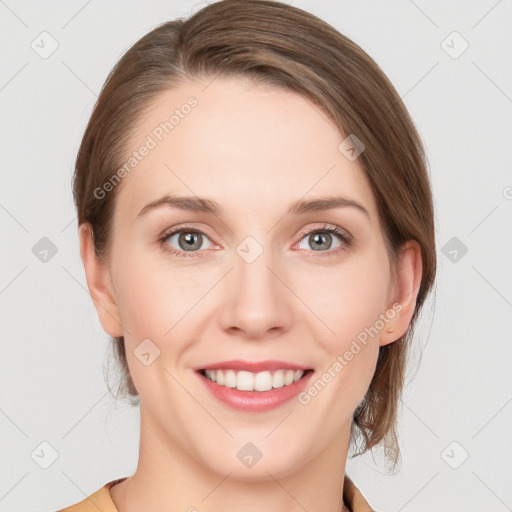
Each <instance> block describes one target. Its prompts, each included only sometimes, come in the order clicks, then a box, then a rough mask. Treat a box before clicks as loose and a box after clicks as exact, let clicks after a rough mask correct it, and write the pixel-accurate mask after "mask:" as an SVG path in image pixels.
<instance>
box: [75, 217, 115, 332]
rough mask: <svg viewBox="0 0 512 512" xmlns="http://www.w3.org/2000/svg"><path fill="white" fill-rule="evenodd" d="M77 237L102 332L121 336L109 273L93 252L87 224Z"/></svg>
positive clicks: (80, 228) (92, 241) (83, 225)
mask: <svg viewBox="0 0 512 512" xmlns="http://www.w3.org/2000/svg"><path fill="white" fill-rule="evenodd" d="M78 236H79V239H80V255H81V257H82V262H83V264H84V269H85V275H86V278H87V286H88V288H89V293H90V294H91V298H92V300H93V303H94V307H95V308H96V311H97V312H98V317H99V320H100V323H101V325H102V327H103V330H104V331H105V332H106V333H107V334H109V335H110V336H112V337H114V338H116V337H119V336H122V335H123V330H122V328H121V321H120V315H119V310H118V308H117V304H116V301H115V296H114V293H113V288H112V281H111V278H110V272H109V269H108V267H107V265H105V264H104V263H102V262H101V261H100V260H99V259H98V257H97V256H96V254H95V252H94V240H93V233H92V228H91V225H90V224H89V223H88V222H85V223H83V224H81V225H80V227H79V228H78Z"/></svg>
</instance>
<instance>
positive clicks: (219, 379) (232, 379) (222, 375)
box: [203, 370, 304, 391]
mask: <svg viewBox="0 0 512 512" xmlns="http://www.w3.org/2000/svg"><path fill="white" fill-rule="evenodd" d="M203 371H204V376H205V377H206V378H207V379H210V380H211V381H212V382H215V383H217V384H218V385H219V386H225V387H227V388H236V389H238V390H239V391H269V390H270V389H278V388H282V387H283V386H290V385H291V384H293V383H294V382H297V381H298V380H300V379H301V378H302V376H303V375H304V371H303V370H295V371H294V370H275V371H263V372H259V373H253V372H247V371H244V370H240V371H236V370H203Z"/></svg>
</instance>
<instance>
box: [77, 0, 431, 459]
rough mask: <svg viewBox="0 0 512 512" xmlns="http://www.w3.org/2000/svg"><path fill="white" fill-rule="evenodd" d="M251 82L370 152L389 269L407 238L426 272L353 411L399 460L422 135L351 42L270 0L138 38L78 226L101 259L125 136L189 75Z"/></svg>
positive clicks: (237, 2) (364, 156) (102, 112)
mask: <svg viewBox="0 0 512 512" xmlns="http://www.w3.org/2000/svg"><path fill="white" fill-rule="evenodd" d="M217 75H223V76H241V75H242V76H248V77H250V78H253V79H254V80H255V81H256V82H257V83H264V84H269V85H274V86H278V87H284V88H287V89H290V90H293V91H295V92H298V93H299V94H301V95H303V96H304V97H305V98H307V99H309V100H310V101H313V102H314V103H315V104H316V105H318V106H319V107H321V108H322V109H323V111H324V112H325V113H326V115H327V116H329V118H330V119H332V120H333V121H334V123H335V124H336V125H337V126H338V127H339V129H340V132H341V133H342V134H344V136H347V135H349V134H355V135H356V136H357V138H358V139H359V140H361V141H362V142H363V143H364V145H365V147H366V149H365V151H364V152H362V153H361V154H360V156H359V163H360V165H361V166H362V168H363V170H364V172H365V174H366V176H367V178H368V179H369V182H370V184H371V187H372V190H373V193H374V195H375V198H376V201H377V206H378V211H379V216H380V222H381V227H382V230H383V233H384V236H385V240H386V244H387V248H388V252H389V255H390V259H391V262H392V264H393V270H394V271H396V264H397V260H398V254H399V252H400V249H401V247H402V245H403V244H404V242H406V241H407V240H410V239H413V240H416V241H417V242H418V243H419V245H420V247H421V256H422V265H423V274H422V278H421V284H420V288H419V292H418V296H417V301H416V307H415V311H414V314H413V317H412V319H411V323H410V326H409V329H408V331H407V332H406V333H405V335H404V336H403V337H402V338H400V339H399V340H397V341H395V342H393V343H391V344H389V345H386V346H383V347H380V349H379V350H380V351H379V356H378V362H377V367H376V371H375V374H374V376H373V379H372V381H371V384H370V386H369V389H368V391H367V393H366V395H365V397H364V399H363V401H362V403H361V404H360V405H359V407H358V408H357V410H356V411H355V413H354V418H353V425H352V434H353V436H352V441H360V450H359V452H357V453H356V455H358V454H360V453H364V452H365V451H367V450H369V449H371V448H372V447H374V446H377V445H379V444H381V443H382V444H383V445H384V449H385V453H386V455H387V457H388V460H391V461H392V462H393V464H394V465H396V462H397V460H398V457H399V447H398V439H397V433H396V422H397V412H398V402H399V399H400V395H401V392H402V388H403V385H404V378H405V366H406V359H407V351H408V347H409V345H410V342H411V339H412V335H413V330H414V326H415V323H416V320H417V317H418V315H419V312H420V309H421V307H422V305H423V303H424V301H425V298H426V297H427V295H428V293H429V291H430V290H431V287H432V285H433V283H434V277H435V273H436V248H435V234H434V211H433V203H432V196H431V190H430V183H429V178H428V174H427V168H426V158H425V155H424V149H423V145H422V143H421V140H420V137H419V135H418V133H417V131H416V129H415V127H414V124H413V122H412V120H411V118H410V116H409V114H408V112H407V110H406V108H405V107H404V105H403V103H402V101H401V99H400V97H399V95H398V94H397V92H396V91H395V89H394V87H393V85H392V84H391V83H390V81H389V80H388V78H387V77H386V76H385V75H384V73H383V72H382V71H381V69H380V68H379V66H378V65H377V64H376V63H375V62H374V61H373V60H372V59H371V57H369V56H368V55H367V54H366V53H365V52H364V51H363V50H362V49H361V48H360V47H359V46H358V45H357V44H355V43H354V42H352V41H351V40H350V39H348V38H347V37H345V36H343V35H342V34H340V33H339V32H338V31H337V30H336V29H334V28H333V27H332V26H330V25H329V24H327V23H326V22H324V21H322V20H321V19H319V18H317V17H315V16H313V15H312V14H309V13H307V12H305V11H303V10H301V9H298V8H295V7H291V6H289V5H286V4H284V3H279V2H274V1H267V0H223V1H219V2H216V3H213V4H211V5H208V6H206V7H204V8H203V9H201V10H200V11H198V12H197V13H195V14H194V15H192V16H191V17H189V18H188V19H185V20H183V19H179V20H175V21H170V22H167V23H164V24H162V25H159V26H158V27H156V28H155V29H153V30H152V31H151V32H149V33H148V34H147V35H145V36H144V37H142V38H141V39H140V40H139V41H137V42H136V43H135V44H134V45H133V46H132V47H131V48H130V49H129V50H128V51H127V52H126V53H125V54H124V55H123V56H122V58H121V59H120V60H119V62H118V63H117V64H116V65H115V67H114V68H113V69H112V71H111V72H110V74H109V76H108V78H107V80H106V82H105V84H104V86H103V89H102V91H101V94H100V96H99V98H98V100H97V103H96V105H95V107H94V111H93V113H92V115H91V118H90V120H89V123H88V125H87V128H86V131H85V134H84V137H83V140H82V143H81V146H80V149H79V152H78V156H77V161H76V170H75V175H74V185H73V186H74V188H73V194H74V200H75V204H76V207H77V211H78V225H81V224H82V223H84V222H88V223H89V224H90V226H91V228H92V234H93V237H94V247H95V252H96V255H97V257H98V258H100V259H101V260H102V261H106V260H107V259H108V256H109V249H110V242H111V237H112V219H113V213H114V206H115V197H116V194H117V192H118V188H119V187H115V188H114V189H113V190H112V191H111V192H109V193H108V194H106V195H105V197H102V198H101V199H98V198H97V195H95V193H94V191H95V190H98V189H100V188H101V187H103V185H104V184H105V183H106V182H107V181H108V180H109V179H111V177H112V176H113V175H114V174H115V171H116V170H117V169H118V168H119V167H120V165H122V162H123V161H124V160H125V158H124V152H125V150H126V145H127V141H128V138H129V136H130V134H131V133H132V132H133V130H134V128H135V127H136V123H137V122H138V121H140V119H141V118H142V116H143V115H144V112H145V110H146V109H147V108H148V106H149V105H150V103H151V102H152V101H154V100H155V99H157V97H158V95H159V93H161V92H164V91H165V90H169V89H171V88H173V87H175V86H177V85H179V84H180V83H183V82H184V81H186V80H190V79H194V78H200V79H205V78H208V79H210V80H211V79H213V78H214V77H216V76H217ZM113 340H114V355H115V357H116V358H117V360H118V363H119V366H118V368H119V369H120V371H121V377H122V378H121V386H120V387H119V390H118V394H119V392H122V393H123V394H128V395H129V396H130V397H132V398H134V397H135V403H136V402H137V396H138V395H137V391H136V389H135V386H134V383H133V381H132V379H131V376H130V374H129V371H128V366H127V362H126V353H125V345H124V338H123V337H119V338H114V339H113Z"/></svg>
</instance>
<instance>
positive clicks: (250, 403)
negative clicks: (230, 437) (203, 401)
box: [197, 370, 313, 412]
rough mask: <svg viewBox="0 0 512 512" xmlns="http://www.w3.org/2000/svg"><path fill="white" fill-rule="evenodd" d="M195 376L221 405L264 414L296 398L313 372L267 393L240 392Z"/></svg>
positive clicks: (202, 376) (200, 376) (203, 377)
mask: <svg viewBox="0 0 512 512" xmlns="http://www.w3.org/2000/svg"><path fill="white" fill-rule="evenodd" d="M197 375H199V378H200V379H201V380H202V381H203V383H204V385H205V386H206V388H207V389H208V390H209V391H210V392H211V393H212V395H213V396H214V397H215V398H217V399H218V400H219V401H221V402H222V403H224V404H226V405H229V406H230V407H232V408H234V409H238V410H239V411H251V412H265V411H270V410H272V409H276V408H277V407H280V406H281V405H283V404H284V403H286V402H288V401H289V400H291V399H292V398H294V397H296V396H297V395H298V394H299V393H300V392H301V391H302V390H303V389H304V388H305V387H306V384H307V383H308V381H309V379H310V378H311V375H313V371H311V370H308V372H307V373H306V374H305V375H304V376H303V377H302V378H301V379H300V380H298V381H297V382H294V383H293V384H290V385H289V386H282V387H280V388H272V389H269V390H268V391H240V390H239V389H237V388H228V387H226V386H220V385H219V384H216V383H215V382H213V381H211V380H210V379H207V378H206V377H205V376H204V375H202V374H201V373H199V372H197Z"/></svg>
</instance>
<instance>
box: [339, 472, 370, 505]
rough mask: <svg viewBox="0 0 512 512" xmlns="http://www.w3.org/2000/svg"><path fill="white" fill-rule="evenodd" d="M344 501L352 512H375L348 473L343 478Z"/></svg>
mask: <svg viewBox="0 0 512 512" xmlns="http://www.w3.org/2000/svg"><path fill="white" fill-rule="evenodd" d="M343 501H344V503H345V505H346V506H347V507H348V508H349V510H350V511H351V512H375V509H374V508H372V507H371V506H370V504H369V503H368V502H367V501H366V500H365V498H364V496H363V495H362V494H361V491H360V490H359V489H358V488H357V487H356V486H355V484H354V482H352V480H351V479H350V478H349V477H348V476H347V475H345V478H344V480H343Z"/></svg>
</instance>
